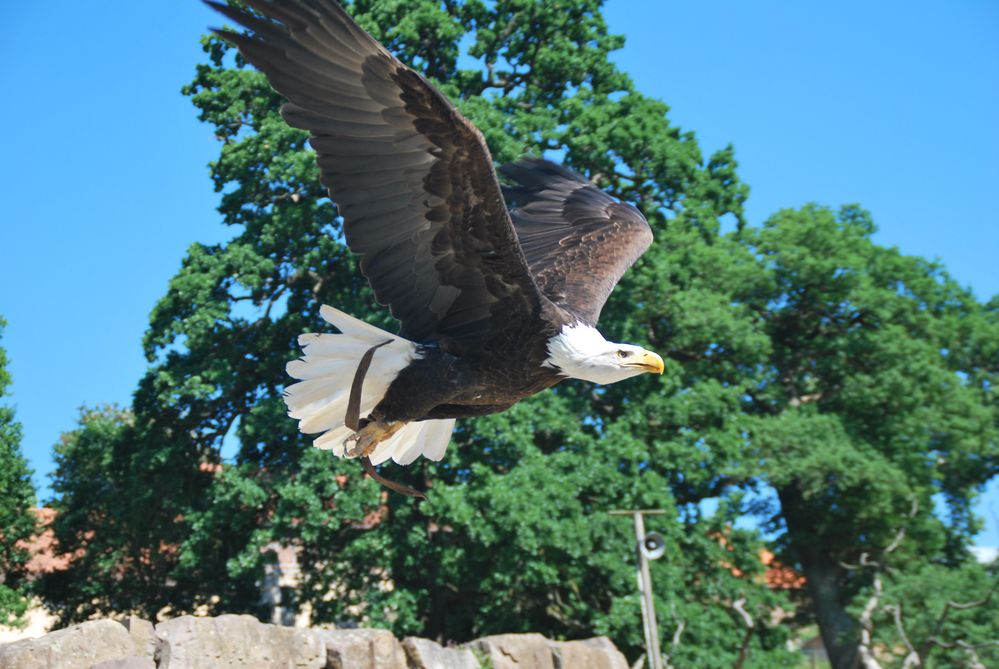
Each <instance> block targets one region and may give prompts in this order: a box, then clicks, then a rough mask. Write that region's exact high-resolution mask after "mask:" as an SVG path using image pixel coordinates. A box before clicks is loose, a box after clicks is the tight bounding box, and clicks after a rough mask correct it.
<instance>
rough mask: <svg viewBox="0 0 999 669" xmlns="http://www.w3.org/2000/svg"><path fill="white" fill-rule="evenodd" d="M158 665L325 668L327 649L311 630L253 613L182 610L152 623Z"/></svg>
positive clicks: (166, 668)
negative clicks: (202, 614) (198, 614)
mask: <svg viewBox="0 0 999 669" xmlns="http://www.w3.org/2000/svg"><path fill="white" fill-rule="evenodd" d="M156 634H157V636H158V637H159V638H160V639H161V642H160V654H159V669H222V668H225V667H253V668H254V669H265V668H270V667H273V668H274V669H323V668H324V667H325V666H326V649H325V647H324V645H323V643H322V642H321V641H320V640H319V637H318V636H317V634H316V633H315V632H314V631H312V630H306V629H301V628H295V627H279V626H277V625H267V624H264V623H262V622H260V621H259V620H257V619H256V618H254V617H253V616H247V615H223V616H218V617H217V618H195V617H194V616H181V617H179V618H174V619H172V620H167V621H166V622H162V623H160V624H159V625H157V626H156Z"/></svg>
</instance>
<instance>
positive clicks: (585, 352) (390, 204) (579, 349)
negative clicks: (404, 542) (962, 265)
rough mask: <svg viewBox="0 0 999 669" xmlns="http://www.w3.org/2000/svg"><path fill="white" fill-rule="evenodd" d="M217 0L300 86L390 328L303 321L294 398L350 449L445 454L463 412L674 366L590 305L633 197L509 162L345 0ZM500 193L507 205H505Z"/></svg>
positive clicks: (293, 107) (279, 78)
mask: <svg viewBox="0 0 999 669" xmlns="http://www.w3.org/2000/svg"><path fill="white" fill-rule="evenodd" d="M245 3H246V4H247V5H249V6H250V7H252V8H253V9H254V10H256V12H257V13H258V14H259V15H258V14H251V13H248V12H245V11H243V10H240V9H237V8H235V7H230V6H227V5H223V4H219V3H216V2H209V4H211V5H212V6H214V7H215V8H216V9H217V10H218V11H220V12H222V13H223V14H225V15H226V16H228V17H229V18H231V19H232V20H234V21H236V22H237V23H238V24H240V25H242V26H244V27H245V28H247V29H248V30H249V32H248V33H246V34H239V33H235V32H232V31H229V30H218V31H216V32H217V33H218V34H219V35H220V36H221V37H223V38H224V39H226V40H228V41H229V42H231V43H233V44H234V45H236V47H237V48H238V49H239V51H240V52H241V53H242V55H243V56H244V57H245V58H246V60H247V61H249V62H250V63H252V64H253V65H255V66H256V67H257V68H259V69H260V70H262V71H263V72H264V74H265V75H266V76H267V78H268V79H269V81H270V83H271V85H272V86H273V87H274V89H275V90H276V91H278V92H279V93H280V94H281V95H283V96H284V97H286V98H287V99H288V100H289V102H288V103H287V104H285V105H284V106H283V107H282V108H281V114H282V116H283V117H284V119H285V121H287V122H288V123H289V124H290V125H292V126H294V127H295V128H301V129H304V130H307V131H308V132H309V133H310V134H311V138H310V143H311V145H312V147H313V148H314V149H315V151H316V154H317V160H318V163H319V167H320V170H321V172H322V183H323V184H324V185H325V186H326V187H327V188H328V189H329V193H330V196H331V198H332V199H333V200H334V201H335V202H336V204H337V207H338V209H339V212H340V214H341V215H342V217H343V234H344V237H345V239H346V241H347V244H348V246H349V247H350V249H351V250H352V251H353V252H354V253H356V254H358V255H359V256H360V269H361V272H362V273H363V274H364V276H365V277H367V279H368V281H369V282H370V284H371V287H372V288H373V289H374V294H375V297H376V299H377V300H378V302H379V303H380V304H382V305H384V306H387V307H388V308H389V309H390V311H391V313H392V315H393V316H394V317H395V318H396V319H398V320H399V323H400V334H398V335H394V334H390V333H388V332H385V331H383V330H380V329H378V328H375V327H373V326H371V325H369V324H367V323H364V322H362V321H360V320H357V319H356V318H353V317H351V316H349V315H347V314H346V313H344V312H342V311H339V310H337V309H334V308H332V307H328V306H324V307H322V309H321V311H320V313H321V315H322V316H323V318H324V319H325V320H326V321H328V322H329V323H330V324H331V325H333V326H335V327H336V328H337V330H339V334H314V333H313V334H304V335H302V336H301V337H300V339H299V342H300V345H302V346H303V349H304V357H302V358H301V359H300V360H296V361H293V362H291V363H289V364H288V373H289V375H290V376H292V377H293V378H295V379H300V381H299V382H297V383H295V384H293V385H291V386H289V387H288V388H287V390H286V391H285V401H286V403H287V405H288V409H289V415H290V416H291V417H293V418H295V419H298V420H299V421H300V422H299V428H300V429H301V431H302V432H303V433H312V434H317V433H319V434H320V436H319V437H318V438H317V439H315V441H314V442H313V443H314V445H315V446H317V447H319V448H325V449H330V450H332V451H333V452H334V453H335V454H336V455H338V456H341V457H357V456H361V457H363V458H367V460H366V462H367V463H368V465H369V466H370V464H379V463H381V462H385V461H387V460H389V459H392V460H394V461H395V462H397V463H399V464H402V465H405V464H409V463H411V462H413V461H414V460H416V458H418V457H419V456H421V455H422V456H424V457H426V458H429V459H431V460H440V459H441V458H442V457H443V456H444V451H445V448H446V447H447V444H448V441H449V440H450V436H451V431H452V428H453V426H454V421H455V419H456V418H464V417H470V416H482V415H486V414H491V413H495V412H499V411H503V410H505V409H507V408H509V407H510V406H512V405H513V404H515V403H516V402H518V401H520V400H522V399H524V398H526V397H529V396H531V395H534V394H535V393H538V392H540V391H542V390H544V389H546V388H549V387H551V386H554V385H555V384H557V383H558V382H560V381H562V380H563V379H567V378H575V379H583V380H586V381H592V382H594V383H614V382H616V381H621V380H623V379H627V378H629V377H632V376H635V375H637V374H641V373H643V372H655V373H659V374H661V373H662V371H663V360H662V358H660V357H659V356H658V355H656V354H655V353H652V352H651V351H646V350H644V349H642V348H641V347H639V346H633V345H630V344H618V343H614V342H609V341H607V340H606V339H604V337H603V336H602V335H601V334H600V333H599V332H598V331H597V330H596V328H595V326H596V323H597V319H598V317H599V316H600V311H601V309H602V308H603V305H604V302H605V301H606V300H607V297H608V295H609V294H610V292H611V290H612V289H613V288H614V286H615V285H616V284H617V282H618V280H619V279H620V278H621V275H622V274H623V273H624V271H625V270H626V269H627V268H628V267H630V266H631V265H632V263H634V262H635V260H637V259H638V257H639V256H640V255H641V254H642V253H644V252H645V250H646V249H647V248H648V246H649V244H650V243H651V242H652V231H651V229H650V227H649V224H648V222H647V221H646V220H645V218H644V217H643V216H642V214H641V213H640V212H639V211H638V210H637V209H636V208H635V207H633V206H631V205H629V204H627V203H624V202H619V201H617V200H615V199H614V198H612V197H610V196H609V195H607V194H606V193H604V192H602V191H601V190H599V189H598V188H596V187H595V186H594V185H593V184H591V183H590V182H588V181H587V180H585V179H583V178H582V177H580V176H579V175H577V174H575V173H573V172H572V171H570V170H568V169H566V168H564V167H561V166H559V165H556V164H554V163H551V162H548V161H546V160H541V159H536V158H525V159H522V160H520V161H519V162H517V163H514V164H510V165H506V166H504V167H501V168H500V169H499V172H500V173H501V174H502V175H503V176H504V177H506V179H507V180H508V181H509V182H510V183H511V184H512V185H510V186H508V187H506V188H505V189H504V188H503V187H501V186H500V183H499V180H498V178H497V174H496V170H495V169H494V167H493V161H492V157H491V156H490V153H489V149H488V147H487V146H486V142H485V140H484V139H483V137H482V135H481V134H480V133H479V131H478V130H477V129H476V128H475V126H474V125H472V124H471V123H470V122H469V121H468V120H467V119H466V118H465V117H464V116H462V115H461V113H460V112H459V111H458V110H457V109H456V108H455V107H454V106H453V105H452V104H451V103H450V102H449V101H448V100H447V98H445V97H444V95H443V94H441V93H440V91H438V90H437V89H436V88H434V86H433V85H431V84H430V82H429V81H427V80H426V79H425V78H424V77H423V76H421V75H420V74H418V73H417V72H415V71H413V70H412V69H410V68H409V67H406V66H405V65H403V64H402V63H401V62H400V61H399V60H398V59H396V58H395V57H394V56H392V54H391V53H389V52H388V51H387V50H386V49H385V48H384V47H383V46H382V45H381V44H379V43H378V42H377V41H376V40H375V39H374V38H373V37H371V35H369V34H368V33H366V32H365V31H364V30H363V29H361V27H360V26H358V25H357V24H356V23H355V22H354V21H353V19H352V18H351V17H350V16H349V15H348V14H347V13H346V12H345V11H344V10H343V9H342V8H341V7H340V6H339V5H338V4H336V3H335V2H333V1H332V0H281V1H280V2H277V1H268V0H245ZM507 201H509V203H510V207H508V206H507Z"/></svg>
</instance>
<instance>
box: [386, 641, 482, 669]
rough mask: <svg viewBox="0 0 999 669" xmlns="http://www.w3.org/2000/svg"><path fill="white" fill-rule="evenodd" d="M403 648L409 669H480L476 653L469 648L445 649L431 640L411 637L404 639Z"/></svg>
mask: <svg viewBox="0 0 999 669" xmlns="http://www.w3.org/2000/svg"><path fill="white" fill-rule="evenodd" d="M402 648H403V650H405V651H406V657H407V658H408V660H409V669H479V667H480V665H479V661H478V660H477V659H475V653H473V652H472V651H470V650H469V649H467V648H445V647H444V646H442V645H440V644H439V643H437V642H435V641H431V640H430V639H421V638H419V637H415V636H411V637H406V638H405V639H403V642H402Z"/></svg>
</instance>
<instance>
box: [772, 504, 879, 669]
mask: <svg viewBox="0 0 999 669" xmlns="http://www.w3.org/2000/svg"><path fill="white" fill-rule="evenodd" d="M777 496H778V498H779V499H780V503H781V511H782V515H783V516H784V520H785V522H786V523H787V530H788V536H789V538H790V539H791V548H792V550H793V551H794V555H795V557H796V558H797V559H798V561H799V563H800V564H801V569H802V573H803V575H804V577H805V580H806V581H807V587H808V594H809V597H810V598H811V600H812V611H813V612H814V614H815V619H816V622H817V623H818V625H819V631H820V632H821V634H822V643H823V645H824V646H825V649H826V653H827V654H828V655H829V663H830V664H831V665H832V667H833V669H857V667H859V666H860V656H859V653H858V644H859V636H858V634H859V631H858V628H857V623H856V621H854V620H853V618H851V617H850V615H849V614H848V613H847V611H846V608H845V607H844V606H843V599H844V594H843V586H842V582H841V579H842V577H843V574H844V569H843V567H841V566H840V565H839V564H838V563H837V562H836V561H835V560H834V559H833V558H832V557H831V556H830V555H829V554H828V551H826V550H825V547H824V546H823V545H822V544H821V539H820V538H819V537H816V536H815V534H814V533H813V532H812V531H811V523H809V522H808V517H809V515H810V514H809V512H808V511H807V510H806V508H805V504H804V500H803V499H802V497H801V493H800V491H798V490H797V488H795V487H793V486H791V487H787V488H782V489H780V490H778V491H777Z"/></svg>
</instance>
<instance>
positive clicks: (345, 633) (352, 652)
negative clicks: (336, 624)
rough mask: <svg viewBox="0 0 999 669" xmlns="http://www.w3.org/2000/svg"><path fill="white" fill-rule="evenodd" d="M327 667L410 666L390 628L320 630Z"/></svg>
mask: <svg viewBox="0 0 999 669" xmlns="http://www.w3.org/2000/svg"><path fill="white" fill-rule="evenodd" d="M316 634H317V635H318V636H319V638H320V639H322V640H323V642H324V643H325V644H326V658H327V664H326V667H327V669H407V668H406V653H405V651H403V649H402V644H400V643H399V640H398V639H396V638H395V637H394V636H393V635H392V633H391V632H389V631H388V630H375V629H345V630H318V631H316Z"/></svg>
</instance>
